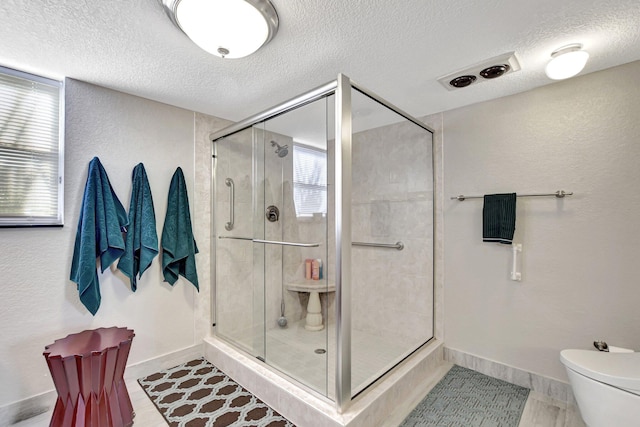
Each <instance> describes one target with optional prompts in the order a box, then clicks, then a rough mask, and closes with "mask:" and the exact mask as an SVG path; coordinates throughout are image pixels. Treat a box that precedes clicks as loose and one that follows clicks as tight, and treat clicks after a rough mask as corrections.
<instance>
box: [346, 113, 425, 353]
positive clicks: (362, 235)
mask: <svg viewBox="0 0 640 427" xmlns="http://www.w3.org/2000/svg"><path fill="white" fill-rule="evenodd" d="M426 136H428V135H425V132H424V131H423V130H422V129H420V128H418V127H417V126H415V125H414V124H412V123H400V124H395V125H390V126H384V127H381V128H377V129H373V130H369V131H365V132H360V133H357V134H355V135H354V137H353V155H352V158H353V183H352V186H353V188H352V192H353V206H352V227H353V228H352V238H353V240H354V241H362V242H378V243H396V242H398V241H402V242H403V244H404V245H405V248H404V250H402V251H396V250H392V249H380V248H368V247H357V246H355V247H353V249H352V277H353V280H352V282H353V283H352V307H353V312H352V322H353V328H354V329H358V330H364V331H367V332H369V333H372V334H378V335H380V336H383V335H388V334H393V335H396V336H398V335H399V336H403V337H406V338H407V339H408V340H411V341H414V340H418V341H419V339H420V337H423V338H424V337H430V336H432V333H433V329H434V328H433V320H432V319H433V308H432V307H433V295H432V294H433V264H432V259H433V252H434V251H433V237H434V236H433V206H434V203H433V186H432V183H433V178H432V177H431V170H432V167H431V166H432V154H431V145H430V141H428V140H425V137H426ZM389 141H393V143H390V142H389Z"/></svg>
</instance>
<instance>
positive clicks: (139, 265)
mask: <svg viewBox="0 0 640 427" xmlns="http://www.w3.org/2000/svg"><path fill="white" fill-rule="evenodd" d="M131 181H132V188H131V201H130V203H129V227H128V230H127V237H126V240H125V247H124V254H123V255H122V257H120V261H119V262H118V269H119V270H120V271H122V273H124V275H125V276H127V277H128V278H129V280H130V282H131V290H132V291H133V292H135V291H136V289H137V288H138V286H137V278H138V277H142V273H144V272H145V271H146V270H147V268H149V266H150V265H151V261H153V259H154V258H155V257H156V255H158V234H157V232H156V214H155V211H154V209H153V197H151V188H150V187H149V180H148V179H147V172H146V171H145V169H144V165H143V164H142V163H138V165H137V166H136V167H135V168H134V169H133V176H132V180H131Z"/></svg>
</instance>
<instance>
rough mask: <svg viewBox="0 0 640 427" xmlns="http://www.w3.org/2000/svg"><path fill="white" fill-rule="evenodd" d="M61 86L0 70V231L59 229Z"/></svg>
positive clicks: (61, 170)
mask: <svg viewBox="0 0 640 427" xmlns="http://www.w3.org/2000/svg"><path fill="white" fill-rule="evenodd" d="M63 112H64V83H63V82H60V81H56V80H51V79H47V78H44V77H39V76H35V75H32V74H27V73H23V72H20V71H16V70H12V69H8V68H4V67H0V226H1V227H21V226H41V225H62V224H63V199H64V198H63V179H62V176H63V165H64V158H63V157H64V156H63V153H64V151H63V134H64V133H63V129H64V118H63Z"/></svg>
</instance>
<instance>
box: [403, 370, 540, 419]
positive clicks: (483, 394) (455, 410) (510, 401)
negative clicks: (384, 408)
mask: <svg viewBox="0 0 640 427" xmlns="http://www.w3.org/2000/svg"><path fill="white" fill-rule="evenodd" d="M528 396H529V389H526V388H524V387H520V386H517V385H514V384H511V383H508V382H506V381H502V380H499V379H496V378H492V377H489V376H487V375H484V374H481V373H479V372H476V371H472V370H470V369H466V368H462V367H460V366H457V365H454V366H453V368H451V370H450V371H449V372H447V374H446V375H445V376H444V378H442V380H440V382H439V383H438V384H436V386H435V387H434V388H433V389H432V390H431V391H430V392H429V394H428V395H427V397H425V398H424V399H423V400H422V402H420V403H419V404H418V406H417V407H416V408H415V409H414V410H413V411H412V412H411V413H410V414H409V416H408V417H407V418H406V419H405V420H404V422H403V423H402V424H401V427H413V426H434V427H435V426H438V427H441V426H450V427H517V426H518V423H519V422H520V417H521V416H522V411H523V410H524V405H525V403H526V402H527V397H528Z"/></svg>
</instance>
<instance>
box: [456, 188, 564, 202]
mask: <svg viewBox="0 0 640 427" xmlns="http://www.w3.org/2000/svg"><path fill="white" fill-rule="evenodd" d="M516 196H517V197H550V196H555V197H557V198H558V199H562V198H563V197H564V196H573V191H564V190H558V191H556V192H555V193H542V194H516ZM466 199H484V196H463V195H462V194H461V195H459V196H453V197H451V200H458V201H461V202H462V201H463V200H466Z"/></svg>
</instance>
